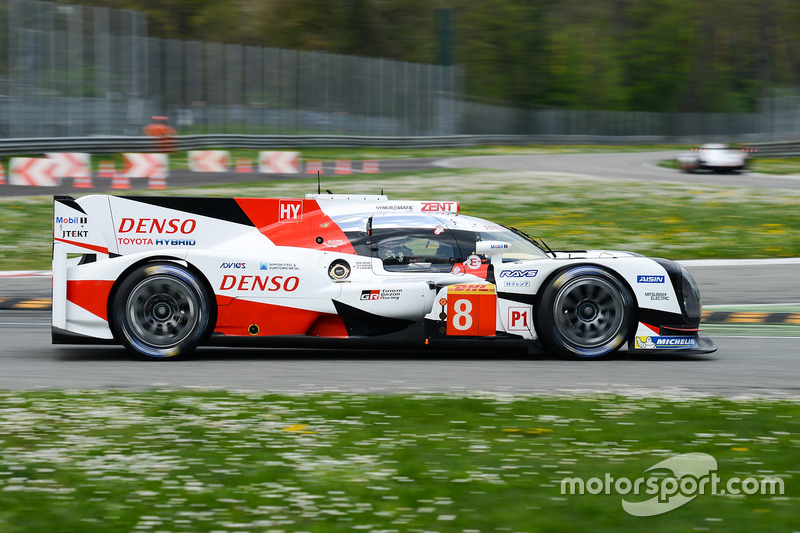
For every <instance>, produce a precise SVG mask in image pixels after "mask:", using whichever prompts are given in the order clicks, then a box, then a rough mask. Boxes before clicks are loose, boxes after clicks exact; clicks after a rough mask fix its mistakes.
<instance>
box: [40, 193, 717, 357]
mask: <svg viewBox="0 0 800 533" xmlns="http://www.w3.org/2000/svg"><path fill="white" fill-rule="evenodd" d="M458 211H459V204H458V203H457V202H451V201H430V202H423V201H390V200H389V199H388V198H387V197H386V196H384V195H379V196H378V195H376V196H348V195H331V194H311V195H307V196H306V198H305V199H254V198H175V197H172V198H170V197H125V196H108V195H90V196H85V197H82V198H79V199H77V200H76V199H73V198H72V197H68V196H56V197H55V198H54V220H53V231H54V236H53V241H54V244H53V324H52V334H53V341H54V342H55V343H74V344H87V343H110V344H122V345H124V346H125V347H126V348H127V349H128V350H130V351H132V352H134V353H136V354H139V355H142V356H145V357H149V358H167V357H174V356H179V355H183V354H188V353H189V352H191V351H192V350H194V349H195V348H196V347H197V346H200V345H210V344H215V345H227V346H231V345H261V346H283V347H285V346H293V347H299V346H303V347H313V346H320V347H323V346H331V347H344V346H348V347H359V346H360V347H366V346H373V347H375V346H383V347H398V348H399V347H405V348H409V347H417V348H419V349H451V348H455V349H458V348H459V347H463V348H465V349H470V348H473V347H476V348H477V347H484V348H487V347H488V348H502V347H506V348H509V349H510V348H512V347H520V348H521V347H527V348H528V351H529V353H531V354H536V353H551V354H557V355H566V356H575V357H585V358H589V357H598V356H603V355H606V354H609V353H612V352H614V351H616V350H618V349H626V350H627V351H628V352H641V353H647V352H650V353H652V352H663V351H681V352H693V353H708V352H712V351H714V350H715V349H716V348H715V347H714V344H713V342H712V341H711V340H710V339H709V338H707V337H704V336H701V335H700V334H699V331H698V326H699V323H700V318H701V308H700V295H699V293H698V290H697V286H696V284H695V282H694V280H693V279H692V277H691V275H690V274H689V273H688V272H687V271H686V270H685V269H684V268H683V267H681V266H680V265H679V264H677V263H675V262H672V261H668V260H665V259H651V258H648V257H643V256H641V255H638V254H635V253H628V252H617V251H567V252H561V251H555V252H554V251H552V250H550V248H549V247H547V246H546V245H545V244H544V242H541V241H537V240H535V239H533V238H530V237H528V236H527V235H525V234H523V233H522V232H519V231H516V230H514V229H512V228H508V227H505V226H502V225H499V224H495V223H493V222H489V221H486V220H482V219H479V218H475V217H472V216H465V215H461V214H459V212H458Z"/></svg>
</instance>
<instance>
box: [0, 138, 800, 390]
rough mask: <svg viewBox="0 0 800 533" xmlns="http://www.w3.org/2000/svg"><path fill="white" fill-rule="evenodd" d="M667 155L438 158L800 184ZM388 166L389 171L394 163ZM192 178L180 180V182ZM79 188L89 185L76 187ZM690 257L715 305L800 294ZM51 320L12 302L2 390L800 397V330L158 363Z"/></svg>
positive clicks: (776, 271) (22, 284)
mask: <svg viewBox="0 0 800 533" xmlns="http://www.w3.org/2000/svg"><path fill="white" fill-rule="evenodd" d="M665 154H666V156H667V157H672V156H674V153H672V152H666V153H648V154H645V153H633V154H570V155H553V156H508V157H505V156H501V157H500V158H499V160H497V158H492V160H490V159H487V158H483V157H480V158H458V159H450V160H446V161H439V162H437V163H438V164H439V165H440V166H450V167H462V166H476V167H480V168H498V169H499V168H503V169H513V170H534V171H545V172H547V171H551V172H570V173H576V174H586V175H592V176H597V177H600V178H616V179H637V180H654V181H673V182H674V181H678V182H683V181H687V182H690V183H718V184H724V183H727V184H729V185H735V186H753V187H769V188H788V189H797V188H800V179H798V178H797V177H787V178H774V177H765V178H762V176H760V175H755V174H744V175H737V176H731V175H720V176H717V175H702V174H693V175H686V174H681V173H678V172H675V171H670V170H668V169H662V168H659V167H657V166H655V162H657V161H658V160H660V159H664V158H665V157H664V156H665ZM467 159H469V160H470V161H465V160H467ZM412 163H413V165H417V166H416V168H429V167H430V166H432V165H433V161H432V160H415V161H414V162H412ZM383 170H388V169H387V168H385V167H383ZM405 170H413V169H405ZM255 176H256V175H253V176H247V177H248V178H252V179H258V180H262V179H264V175H257V176H258V177H257V178H256V177H255ZM212 178H213V180H214V183H219V182H220V181H221V180H220V175H213V176H212ZM179 179H180V178H176V181H178V180H179ZM189 179H199V177H198V176H190V178H189ZM210 179H211V178H210ZM276 179H277V178H276ZM734 180H735V181H734ZM222 181H224V180H222ZM207 184H210V183H207ZM181 185H183V184H182V183H175V182H171V183H170V186H181ZM3 189H4V190H3V192H2V193H0V194H5V189H7V188H6V187H3ZM40 190H41V189H37V194H41V192H39V191H40ZM76 191H77V192H85V191H82V190H74V191H72V192H76ZM53 192H54V191H48V194H52V193H53ZM25 194H31V193H30V192H28V193H25ZM59 194H60V193H59ZM686 265H687V268H689V270H690V271H691V272H692V274H693V275H694V276H695V278H696V279H697V280H698V283H699V284H700V287H701V292H702V294H703V300H704V304H705V305H707V306H708V305H745V306H749V305H753V304H797V303H798V302H800V276H798V275H797V273H798V271H800V261H784V262H760V261H743V262H727V263H725V266H721V265H719V264H717V263H713V262H712V263H707V262H702V261H698V262H687V263H686ZM49 293H50V290H49V278H46V277H41V278H10V279H0V297H4V296H27V297H41V298H48V297H49V296H50V294H49ZM49 320H50V317H49V313H48V312H45V311H35V310H2V311H0V389H37V388H68V389H97V388H120V389H147V388H151V387H173V388H179V387H207V388H228V389H248V390H250V389H255V390H275V391H319V390H348V391H365V392H380V393H392V392H404V391H409V392H410V391H420V390H423V391H435V392H456V393H471V392H476V391H495V392H515V393H569V392H574V391H591V392H601V391H612V392H633V393H638V392H641V393H643V394H652V393H654V392H662V393H665V394H670V393H673V392H674V391H681V390H685V391H689V392H698V393H708V394H721V395H730V396H737V395H748V394H759V395H762V394H763V395H776V394H777V395H791V396H797V395H798V394H800V350H798V345H799V344H800V337H796V336H795V337H792V336H788V337H787V336H769V335H759V336H741V335H740V336H728V334H726V335H722V336H714V340H715V342H716V344H717V346H718V348H719V350H718V351H717V352H716V353H714V354H709V355H696V356H692V355H683V356H680V355H678V356H666V355H663V354H657V353H656V354H652V355H650V354H648V355H646V356H637V357H633V358H632V357H625V356H624V355H623V354H620V355H619V356H617V357H614V358H611V359H606V360H599V361H565V360H560V359H553V358H548V357H537V358H529V357H527V356H526V355H524V354H515V353H477V354H473V353H456V354H443V353H435V352H391V351H382V352H380V353H378V352H374V351H364V352H350V351H309V350H285V349H281V350H277V349H276V350H264V349H242V348H237V349H229V348H203V349H200V350H198V352H197V354H196V356H195V357H193V358H192V359H189V360H186V361H153V362H146V361H139V360H137V359H134V358H132V357H131V356H129V355H128V354H127V353H126V352H125V351H124V350H123V349H121V348H116V347H99V346H88V347H87V346H53V345H51V344H50V325H49ZM779 327H780V326H779Z"/></svg>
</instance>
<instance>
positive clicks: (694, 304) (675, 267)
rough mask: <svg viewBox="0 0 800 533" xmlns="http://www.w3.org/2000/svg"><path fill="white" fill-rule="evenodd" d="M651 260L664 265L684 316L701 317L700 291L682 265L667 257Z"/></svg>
mask: <svg viewBox="0 0 800 533" xmlns="http://www.w3.org/2000/svg"><path fill="white" fill-rule="evenodd" d="M653 260H654V261H655V262H656V263H658V264H659V265H661V266H662V267H664V270H666V271H667V274H669V279H670V281H671V282H672V286H673V288H674V289H675V292H676V293H677V295H678V298H679V299H680V302H681V306H682V308H683V314H684V315H685V316H686V318H690V319H698V318H702V316H703V310H702V306H701V303H700V291H699V290H698V288H697V282H695V280H694V278H693V277H692V275H691V274H689V271H688V270H686V269H685V268H683V265H680V264H678V263H676V262H675V261H670V260H669V259H661V258H653Z"/></svg>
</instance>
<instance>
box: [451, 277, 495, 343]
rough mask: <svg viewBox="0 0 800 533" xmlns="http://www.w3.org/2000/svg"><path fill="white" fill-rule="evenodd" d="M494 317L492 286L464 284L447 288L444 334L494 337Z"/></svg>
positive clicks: (486, 284) (493, 292)
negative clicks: (445, 327) (445, 330)
mask: <svg viewBox="0 0 800 533" xmlns="http://www.w3.org/2000/svg"><path fill="white" fill-rule="evenodd" d="M496 316H497V294H496V292H495V286H494V285H492V284H489V283H464V284H456V285H450V286H449V287H447V335H456V336H468V337H487V336H494V335H495V334H496V331H495V329H496Z"/></svg>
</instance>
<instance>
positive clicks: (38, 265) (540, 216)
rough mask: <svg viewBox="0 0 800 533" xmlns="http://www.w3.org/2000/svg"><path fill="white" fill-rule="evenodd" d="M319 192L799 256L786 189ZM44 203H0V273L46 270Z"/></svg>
mask: <svg viewBox="0 0 800 533" xmlns="http://www.w3.org/2000/svg"><path fill="white" fill-rule="evenodd" d="M323 188H327V189H332V190H333V191H334V192H336V193H348V192H349V193H361V194H363V193H378V192H379V191H380V189H381V188H384V189H385V192H386V193H387V194H388V195H389V197H390V198H393V199H409V200H413V199H419V200H422V199H434V200H435V199H442V200H457V201H460V202H461V205H462V212H463V213H465V214H470V215H476V216H480V217H483V218H487V219H489V220H492V221H496V222H501V223H504V224H509V225H512V226H516V227H518V228H520V229H522V230H524V231H526V232H528V233H531V234H532V235H537V236H540V237H542V238H544V239H545V240H546V241H547V242H548V244H549V245H550V246H551V247H552V248H554V249H562V250H563V249H583V248H593V249H598V248H604V249H618V250H619V249H622V250H630V251H634V252H638V253H642V254H646V255H654V256H660V257H668V258H671V259H696V258H769V257H798V256H800V239H798V238H797V234H796V229H797V228H798V227H800V194H799V193H796V192H792V191H773V190H757V189H746V188H726V187H718V186H710V185H691V186H685V185H681V184H667V183H657V184H656V183H650V184H642V183H636V182H631V181H619V182H614V181H609V180H596V179H591V178H584V177H575V176H571V175H561V174H551V173H536V172H487V171H478V170H427V171H420V172H417V173H415V174H414V175H407V174H402V173H394V174H381V175H378V176H363V175H362V176H353V177H346V178H342V177H331V176H328V177H326V179H325V181H324V183H323ZM315 190H316V181H315V179H313V178H300V179H297V178H291V179H288V180H285V181H274V182H264V183H244V184H230V185H224V186H213V187H206V188H193V189H173V190H169V191H163V192H162V191H139V192H138V194H159V195H161V194H167V195H199V196H206V195H208V196H263V197H302V195H303V194H305V193H307V192H311V191H315ZM134 193H135V194H136V193H137V192H134ZM51 204H52V199H51V198H48V197H24V198H18V197H17V198H14V197H8V198H0V270H20V269H47V268H49V261H50V254H51V246H52V244H51V237H52V236H51V231H52V212H51V210H52V205H51Z"/></svg>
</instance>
